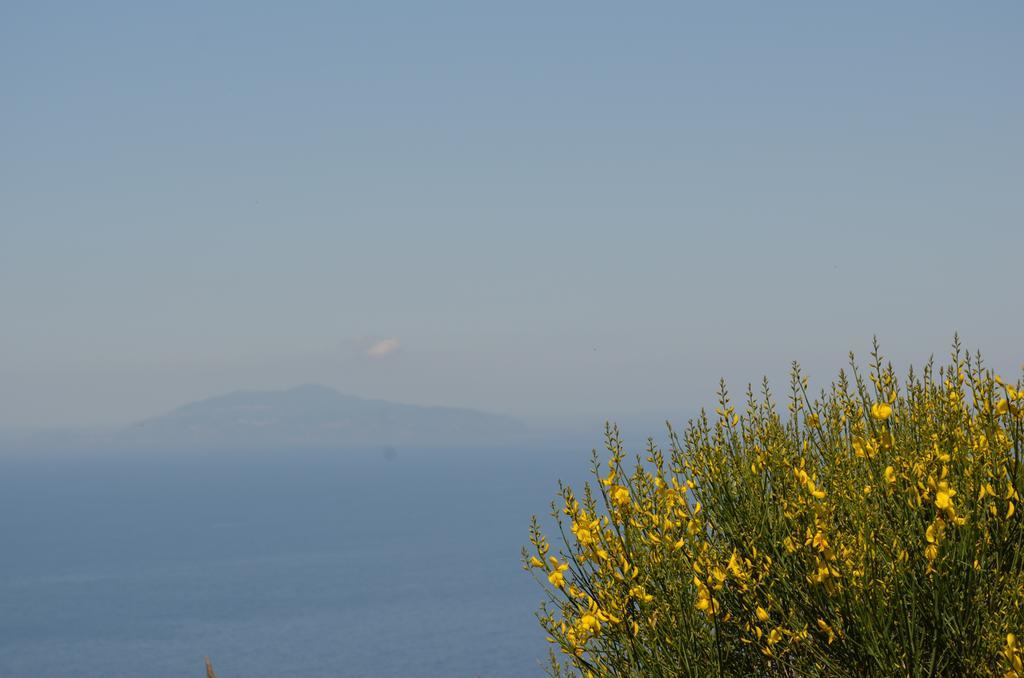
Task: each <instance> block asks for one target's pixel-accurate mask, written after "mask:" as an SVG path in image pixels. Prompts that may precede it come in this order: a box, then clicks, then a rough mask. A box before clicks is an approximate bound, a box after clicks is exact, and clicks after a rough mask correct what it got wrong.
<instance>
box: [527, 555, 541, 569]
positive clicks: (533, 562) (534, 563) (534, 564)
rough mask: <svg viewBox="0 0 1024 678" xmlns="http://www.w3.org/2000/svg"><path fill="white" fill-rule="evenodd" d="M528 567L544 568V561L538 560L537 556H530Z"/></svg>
mask: <svg viewBox="0 0 1024 678" xmlns="http://www.w3.org/2000/svg"><path fill="white" fill-rule="evenodd" d="M530 566H531V567H544V561H543V560H541V559H540V558H538V557H537V556H530Z"/></svg>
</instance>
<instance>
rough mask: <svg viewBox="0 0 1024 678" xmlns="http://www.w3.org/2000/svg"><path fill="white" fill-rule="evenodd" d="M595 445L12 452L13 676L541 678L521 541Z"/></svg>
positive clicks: (543, 646) (9, 622)
mask: <svg viewBox="0 0 1024 678" xmlns="http://www.w3.org/2000/svg"><path fill="white" fill-rule="evenodd" d="M594 442H595V443H596V442H599V440H597V439H596V438H595V441H594ZM588 455H589V450H588V449H586V448H585V447H584V446H573V447H571V448H570V447H567V446H561V447H560V446H551V447H550V448H541V447H537V448H535V449H531V450H523V449H521V448H514V449H472V450H470V449H465V450H458V451H447V452H440V451H438V450H411V449H409V450H406V449H401V450H398V451H397V453H395V454H387V455H385V454H383V453H381V452H367V451H362V452H351V453H344V452H339V451H330V452H327V451H300V452H296V451H292V450H280V451H278V452H276V453H260V454H258V455H253V454H241V453H237V452H236V453H225V452H218V453H215V454H210V455H203V454H197V453H187V454H173V453H161V454H159V455H153V454H146V455H141V454H125V453H118V454H85V455H79V456H74V455H66V454H65V455H59V454H57V455H35V456H32V457H28V456H3V457H0V541H2V543H3V553H4V556H3V558H0V608H2V610H3V613H2V614H0V675H2V676H28V675H31V676H33V677H34V678H56V677H58V676H69V675H75V676H82V677H88V676H97V677H100V676H102V677H106V678H118V677H122V676H123V677H125V678H127V677H129V676H132V677H136V676H148V677H151V678H181V677H182V676H190V675H196V676H198V675H201V674H202V658H203V656H204V655H210V656H211V657H212V659H213V660H214V665H215V668H216V670H217V672H218V675H219V676H247V677H250V678H259V677H260V676H267V677H270V676H274V677H275V678H276V677H282V676H302V677H303V678H316V677H318V676H347V675H351V676H366V675H374V676H416V675H451V676H469V675H474V676H475V675H478V674H480V675H484V676H522V675H526V674H537V673H539V671H538V668H537V662H538V660H543V659H544V657H545V656H546V653H547V643H546V642H545V641H544V634H543V632H542V631H541V630H540V628H539V627H538V626H537V624H536V620H535V619H534V617H533V612H534V610H535V609H536V607H537V604H538V603H539V602H540V597H541V593H540V589H539V588H537V587H536V586H535V585H534V584H533V582H532V580H531V578H530V576H529V575H528V574H527V573H526V572H524V571H523V570H522V569H521V567H520V564H519V553H518V549H519V545H520V544H522V543H524V542H525V541H526V537H527V534H526V530H527V525H528V521H529V517H530V515H531V514H532V513H536V512H542V511H543V510H544V507H546V506H547V505H548V503H549V502H550V500H551V499H552V498H554V494H555V492H556V490H557V485H556V479H557V478H559V477H561V478H563V479H573V480H575V479H578V478H580V477H581V474H582V473H584V472H585V469H586V468H587V464H586V460H587V457H588Z"/></svg>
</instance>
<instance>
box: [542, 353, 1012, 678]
mask: <svg viewBox="0 0 1024 678" xmlns="http://www.w3.org/2000/svg"><path fill="white" fill-rule="evenodd" d="M850 366H851V369H850V372H849V373H847V372H845V371H842V372H840V373H839V376H838V378H837V380H836V381H835V382H834V383H833V384H832V385H831V388H830V389H828V390H826V391H823V392H822V393H821V394H820V395H818V396H817V398H813V397H812V396H811V395H810V394H809V393H808V390H807V380H806V378H804V377H803V376H802V374H801V372H800V367H799V365H797V364H794V365H793V372H792V377H791V383H790V391H791V392H790V395H789V403H788V407H787V408H786V410H785V411H783V412H780V411H779V409H778V408H777V406H776V401H775V399H774V397H773V395H772V393H771V391H770V390H769V388H768V384H767V382H765V383H763V385H762V387H761V389H760V393H759V394H755V392H754V390H753V389H752V388H749V387H748V389H747V393H746V398H745V402H744V403H743V404H738V403H734V402H733V401H732V400H731V399H730V397H729V395H728V393H727V392H726V389H725V386H724V384H723V385H722V387H721V389H720V391H719V394H718V407H717V408H716V409H715V415H714V416H711V415H708V414H705V413H703V412H702V413H701V415H700V416H699V417H698V418H696V419H695V420H692V421H691V422H690V423H689V424H688V426H687V427H686V430H685V432H684V433H683V434H682V435H681V436H680V435H678V434H677V433H676V432H674V431H672V429H671V428H670V429H669V441H670V444H669V447H668V449H667V450H664V451H663V450H662V449H660V448H659V447H658V446H656V445H655V444H654V443H653V442H651V441H649V442H648V446H647V451H646V455H645V458H641V457H639V456H637V457H636V463H635V467H634V468H633V469H632V471H629V470H628V469H627V468H626V462H627V460H626V456H627V455H626V452H625V451H624V450H623V445H622V441H621V439H620V437H619V433H618V430H617V429H616V428H614V427H609V428H607V429H606V447H607V450H608V453H609V455H610V456H609V458H608V459H607V466H606V467H605V465H604V464H603V463H602V462H601V460H600V459H599V458H598V457H597V454H596V453H595V456H594V461H593V464H594V467H593V472H594V475H595V478H596V482H595V483H594V484H593V485H591V484H590V483H587V484H586V485H585V486H584V487H583V488H582V491H581V492H580V493H577V492H576V491H574V490H573V489H572V488H571V487H568V486H561V493H560V495H561V496H560V502H559V503H557V504H552V509H553V512H552V516H553V517H554V518H555V519H556V521H557V525H558V528H559V532H560V542H561V547H560V548H558V549H556V550H552V548H551V545H550V542H549V541H548V539H547V538H546V537H545V535H544V534H543V532H542V530H541V527H540V524H539V523H538V521H537V519H536V518H534V520H533V522H532V525H531V529H530V544H531V546H530V548H528V549H524V550H523V564H524V566H525V567H526V568H527V569H529V570H531V571H532V572H533V573H534V575H535V577H536V578H537V580H538V581H539V582H540V583H541V585H542V586H543V587H544V589H545V593H546V602H545V603H544V604H543V605H542V606H541V609H540V612H539V613H538V617H539V619H540V623H541V625H542V626H543V627H544V629H545V630H546V631H547V634H548V640H549V641H550V642H551V643H553V644H554V646H556V647H557V649H558V650H559V651H560V652H552V655H551V673H552V674H553V675H564V674H577V673H582V674H584V675H609V674H612V675H643V676H654V675H671V676H675V675H690V676H707V675H716V674H717V675H799V676H806V675H827V676H844V675H851V676H852V675H863V674H865V673H866V674H870V675H913V676H921V675H956V676H963V675H1004V676H1024V666H1022V658H1024V649H1022V648H1021V646H1020V643H1019V641H1018V640H1017V638H1016V636H1015V635H1014V634H1015V633H1018V632H1020V631H1021V629H1022V628H1024V606H1022V603H1024V553H1022V549H1021V547H1022V545H1024V544H1022V542H1024V534H1022V530H1021V522H1020V512H1019V511H1018V504H1019V502H1020V498H1019V492H1020V490H1021V489H1022V486H1021V485H1022V482H1024V481H1022V470H1021V468H1020V465H1021V454H1022V452H1024V434H1022V429H1024V387H1022V385H1021V382H1020V381H1017V382H1016V383H1015V384H1010V383H1007V382H1005V381H1003V380H1002V379H1001V378H1000V377H998V376H996V375H994V374H993V373H992V372H991V371H990V370H988V369H987V368H986V367H985V366H984V364H983V362H982V359H981V357H980V355H979V356H976V357H972V356H970V355H969V354H965V353H964V352H963V351H962V350H961V348H960V345H959V341H956V342H954V349H953V353H952V356H951V362H950V364H949V365H948V366H945V367H940V368H936V367H935V366H934V365H933V363H932V362H929V363H928V364H927V365H925V366H924V368H923V370H922V371H921V372H920V373H919V374H918V373H915V372H914V371H913V370H911V371H910V373H909V375H908V376H907V378H906V379H905V380H904V381H903V382H902V383H901V382H900V381H899V380H898V379H897V376H896V374H895V373H894V371H893V368H892V365H891V364H886V363H884V361H883V360H882V358H881V357H880V356H879V353H878V348H877V344H876V347H875V350H874V352H873V353H872V362H871V365H870V372H869V374H867V379H864V378H863V377H862V374H861V372H860V371H858V368H857V366H856V364H855V363H854V361H853V356H852V355H851V356H850Z"/></svg>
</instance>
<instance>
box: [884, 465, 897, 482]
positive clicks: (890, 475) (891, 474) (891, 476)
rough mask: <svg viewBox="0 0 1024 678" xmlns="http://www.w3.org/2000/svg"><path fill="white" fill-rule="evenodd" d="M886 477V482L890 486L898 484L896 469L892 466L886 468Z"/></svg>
mask: <svg viewBox="0 0 1024 678" xmlns="http://www.w3.org/2000/svg"><path fill="white" fill-rule="evenodd" d="M884 475H885V482H887V483H889V484H890V485H891V484H892V483H895V482H896V469H894V468H893V467H892V466H886V467H885V474H884Z"/></svg>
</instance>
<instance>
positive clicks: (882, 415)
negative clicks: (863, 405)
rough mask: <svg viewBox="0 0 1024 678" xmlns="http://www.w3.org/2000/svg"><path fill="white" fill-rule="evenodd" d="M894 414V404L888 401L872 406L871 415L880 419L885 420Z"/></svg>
mask: <svg viewBox="0 0 1024 678" xmlns="http://www.w3.org/2000/svg"><path fill="white" fill-rule="evenodd" d="M891 414H892V406H891V405H889V404H888V403H875V404H874V405H872V406H871V417H872V418H873V419H878V420H879V421H885V420H886V419H888V418H889V415H891Z"/></svg>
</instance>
